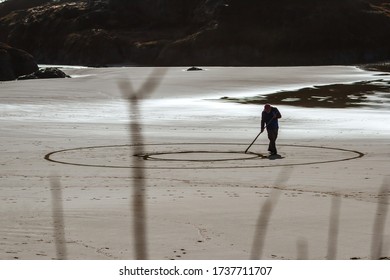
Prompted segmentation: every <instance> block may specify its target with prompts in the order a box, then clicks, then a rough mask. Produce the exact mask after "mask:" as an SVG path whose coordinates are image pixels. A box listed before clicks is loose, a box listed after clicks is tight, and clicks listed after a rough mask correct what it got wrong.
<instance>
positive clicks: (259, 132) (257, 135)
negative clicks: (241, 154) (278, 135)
mask: <svg viewBox="0 0 390 280" xmlns="http://www.w3.org/2000/svg"><path fill="white" fill-rule="evenodd" d="M274 118H275V116H273V117H272V119H271V120H270V121H269V122H268V123H267V124H266V125H265V128H267V126H268V125H269V124H270V123H271V122H272V121H273V119H274ZM263 131H264V130H263ZM263 131H260V132H259V134H257V136H256V138H255V139H254V140H253V141H252V143H251V144H250V145H249V146H248V148H246V150H245V154H246V153H247V152H248V150H249V148H250V147H252V145H253V144H254V143H255V142H256V140H257V138H259V136H260V134H262V133H263Z"/></svg>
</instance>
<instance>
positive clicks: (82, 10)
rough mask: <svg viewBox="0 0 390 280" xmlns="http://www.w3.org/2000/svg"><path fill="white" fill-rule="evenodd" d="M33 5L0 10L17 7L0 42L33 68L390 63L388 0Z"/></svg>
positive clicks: (124, 0)
mask: <svg viewBox="0 0 390 280" xmlns="http://www.w3.org/2000/svg"><path fill="white" fill-rule="evenodd" d="M34 1H35V2H36V3H37V4H36V5H32V4H31V2H29V1H27V0H10V1H8V2H15V3H16V2H17V3H19V7H22V6H23V5H24V6H23V7H25V8H20V9H14V10H10V9H8V10H4V9H2V5H1V4H0V41H4V42H8V43H9V44H11V45H13V46H15V47H18V48H22V49H25V50H26V51H28V52H30V53H31V54H32V55H34V57H35V58H36V59H37V61H39V63H47V64H54V63H55V64H58V63H60V64H79V65H93V66H104V65H113V64H122V65H123V64H128V65H168V66H178V65H236V66H244V65H248V66H255V65H258V66H261V65H313V64H352V63H353V64H355V63H366V62H374V61H380V60H386V59H390V4H389V2H388V1H387V0H299V1H291V0H245V1H243V0H132V1H128V0H106V1H104V0H100V1H99V0H95V1H68V0H67V1H65V0H60V1H56V2H53V1H44V0H34ZM27 2H29V3H30V4H28V5H29V6H28V8H27V6H26V5H27V4H26V3H27ZM87 2H89V3H87ZM38 3H40V4H39V5H38ZM22 4H23V5H22Z"/></svg>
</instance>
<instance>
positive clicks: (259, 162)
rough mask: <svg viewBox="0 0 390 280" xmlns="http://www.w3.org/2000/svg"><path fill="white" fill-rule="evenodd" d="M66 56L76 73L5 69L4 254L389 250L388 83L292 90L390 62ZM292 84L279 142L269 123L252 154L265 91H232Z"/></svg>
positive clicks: (354, 77)
mask: <svg viewBox="0 0 390 280" xmlns="http://www.w3.org/2000/svg"><path fill="white" fill-rule="evenodd" d="M61 69H62V70H63V71H64V72H66V74H68V75H70V76H71V77H72V78H68V79H50V80H49V79H47V80H27V81H11V82H2V83H0V108H1V110H0V126H1V134H0V138H1V141H0V153H1V159H0V165H1V169H0V178H1V181H0V182H1V183H0V191H1V192H0V193H1V194H0V199H1V203H0V210H1V213H3V214H2V215H1V217H0V244H1V246H0V247H1V248H2V249H1V250H0V259H3V260H11V259H19V260H35V259H37V260H51V259H58V258H66V259H72V260H83V259H91V260H98V259H103V260H111V259H136V258H140V256H141V258H147V259H153V260H170V259H183V260H187V259H189V260H216V259H221V260H225V259H229V260H234V259H239V260H246V259H258V258H261V259H277V260H279V259H315V260H316V259H319V260H323V259H340V260H349V259H372V258H389V257H390V252H389V245H390V244H389V240H390V239H389V237H390V223H389V215H386V214H387V205H388V203H389V202H388V200H387V197H388V195H389V194H390V189H388V188H386V187H389V186H390V180H389V167H390V165H389V157H390V143H389V138H390V125H389V116H390V110H389V108H390V106H389V93H384V92H380V91H378V92H377V91H375V92H374V93H372V92H371V93H370V94H369V95H367V97H365V96H364V98H363V101H364V102H361V101H362V98H361V96H360V97H359V98H360V99H359V102H360V103H359V106H353V107H351V106H346V108H331V106H308V107H304V106H291V105H288V101H289V100H292V99H289V98H293V97H292V96H290V95H289V93H291V92H293V91H295V90H299V89H302V88H307V87H313V86H324V85H336V84H353V83H359V82H362V81H364V82H367V81H369V82H370V83H380V84H381V86H383V85H385V86H386V85H387V87H388V86H389V81H390V78H389V76H388V75H387V74H386V73H380V72H369V71H364V70H362V69H359V68H357V67H352V66H323V67H269V68H267V67H249V68H245V67H242V68H236V67H208V68H204V71H185V70H186V68H185V67H171V68H157V69H153V68H148V67H140V68H136V67H111V68H84V67H66V66H63V67H61ZM280 92H285V93H283V94H285V95H286V97H285V98H284V97H283V98H279V99H278V100H282V101H283V100H284V102H283V103H280V104H279V105H278V104H276V105H275V106H276V107H277V108H278V109H279V110H280V112H281V114H282V116H283V117H282V119H281V120H280V131H279V139H278V142H277V144H278V154H279V156H277V157H271V158H270V157H267V155H268V154H267V144H268V139H267V137H266V134H265V133H264V134H262V135H260V136H259V138H258V139H257V141H256V142H255V144H254V145H253V146H252V147H251V148H250V150H249V152H248V153H246V154H245V153H244V151H245V150H246V148H247V147H248V145H249V144H250V143H251V142H252V141H253V139H254V138H255V137H256V135H257V134H258V133H259V129H260V116H261V111H262V109H263V106H262V105H261V104H242V103H239V102H234V100H233V99H237V100H238V99H242V98H252V97H254V96H258V95H261V96H263V97H264V96H267V95H271V94H275V93H278V94H280ZM133 94H136V95H137V96H138V99H135V98H131V96H133ZM294 98H296V96H294ZM314 98H317V100H319V99H321V98H325V99H326V96H316V97H314ZM350 99H351V100H352V99H354V96H352V97H351V98H350ZM294 100H295V99H294ZM320 101H321V100H320ZM348 102H349V101H348ZM351 102H353V100H352V101H351ZM316 104H317V103H316Z"/></svg>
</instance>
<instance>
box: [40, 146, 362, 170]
mask: <svg viewBox="0 0 390 280" xmlns="http://www.w3.org/2000/svg"><path fill="white" fill-rule="evenodd" d="M278 147H279V153H280V155H276V156H270V157H266V156H264V155H262V154H261V153H255V152H250V153H247V154H245V153H244V151H245V149H246V148H247V144H242V143H241V144H240V143H168V144H143V145H141V144H139V145H110V146H93V147H80V148H74V149H66V150H59V151H54V152H51V153H48V154H47V155H45V159H46V160H48V161H51V162H54V163H60V164H67V165H74V166H84V167H104V168H142V169H229V168H265V167H277V166H296V165H310V164H324V163H331V162H339V161H347V160H353V159H357V158H361V157H363V155H364V154H363V153H361V152H358V151H353V150H347V149H341V148H332V147H321V146H306V145H283V144H279V145H278ZM200 148H201V150H200ZM266 148H267V147H266V145H265V144H263V145H261V144H260V145H254V146H252V148H251V150H252V151H266Z"/></svg>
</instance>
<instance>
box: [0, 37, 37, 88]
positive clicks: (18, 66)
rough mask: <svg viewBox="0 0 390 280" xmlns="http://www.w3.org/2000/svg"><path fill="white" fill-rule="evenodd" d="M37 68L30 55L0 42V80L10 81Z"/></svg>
mask: <svg viewBox="0 0 390 280" xmlns="http://www.w3.org/2000/svg"><path fill="white" fill-rule="evenodd" d="M37 70H38V65H37V63H36V62H35V60H34V58H33V56H32V55H30V54H29V53H27V52H25V51H23V50H20V49H17V48H13V47H11V46H9V45H7V44H4V43H1V42H0V81H11V80H15V79H16V78H17V77H19V76H22V75H27V74H30V73H32V72H35V71H37Z"/></svg>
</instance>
